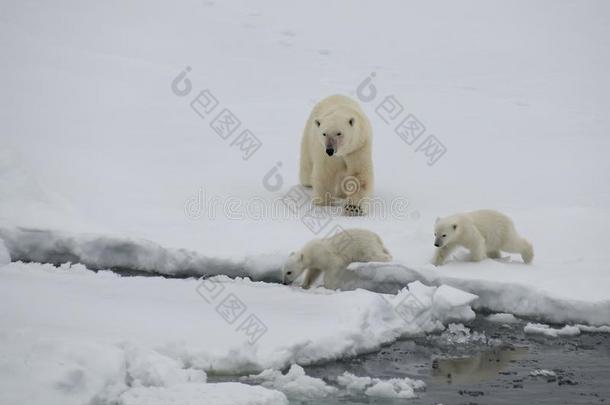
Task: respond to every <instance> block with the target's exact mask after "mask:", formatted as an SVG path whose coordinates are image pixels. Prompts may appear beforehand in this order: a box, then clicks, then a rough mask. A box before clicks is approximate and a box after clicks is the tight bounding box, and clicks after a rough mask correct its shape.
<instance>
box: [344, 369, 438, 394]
mask: <svg viewBox="0 0 610 405" xmlns="http://www.w3.org/2000/svg"><path fill="white" fill-rule="evenodd" d="M337 383H338V384H339V385H340V386H343V387H345V389H346V390H347V391H348V392H349V393H352V394H365V395H367V396H370V397H381V398H416V397H417V394H416V392H417V391H423V390H424V389H425V387H426V384H425V383H424V382H423V381H421V380H413V379H410V378H408V377H405V378H390V379H386V380H384V379H379V378H371V377H358V376H356V375H354V374H351V373H349V372H347V371H346V372H344V373H343V374H342V375H340V376H338V377H337Z"/></svg>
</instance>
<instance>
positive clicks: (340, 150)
mask: <svg viewBox="0 0 610 405" xmlns="http://www.w3.org/2000/svg"><path fill="white" fill-rule="evenodd" d="M361 121H362V119H361V118H360V116H359V115H358V114H357V113H356V112H355V111H353V110H351V109H349V108H339V109H337V110H334V111H332V112H330V113H328V114H326V115H324V116H322V117H318V118H316V119H315V120H314V125H315V128H316V129H317V136H316V137H317V139H318V141H319V142H320V144H321V145H322V147H323V148H324V150H325V151H326V154H327V155H328V156H333V155H336V156H345V155H349V154H350V153H352V152H353V151H355V150H357V149H360V148H361V147H362V144H363V139H362V136H361V135H360V134H361V132H362V131H361V128H362V125H363V123H362V122H361Z"/></svg>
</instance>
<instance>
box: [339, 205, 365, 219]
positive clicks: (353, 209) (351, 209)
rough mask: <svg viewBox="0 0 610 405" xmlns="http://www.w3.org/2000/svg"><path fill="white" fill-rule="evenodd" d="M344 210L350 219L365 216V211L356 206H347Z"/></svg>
mask: <svg viewBox="0 0 610 405" xmlns="http://www.w3.org/2000/svg"><path fill="white" fill-rule="evenodd" d="M343 210H344V213H345V215H347V216H349V217H357V216H361V215H364V214H365V212H364V210H363V209H362V208H361V207H359V206H357V205H354V204H345V207H344V208H343Z"/></svg>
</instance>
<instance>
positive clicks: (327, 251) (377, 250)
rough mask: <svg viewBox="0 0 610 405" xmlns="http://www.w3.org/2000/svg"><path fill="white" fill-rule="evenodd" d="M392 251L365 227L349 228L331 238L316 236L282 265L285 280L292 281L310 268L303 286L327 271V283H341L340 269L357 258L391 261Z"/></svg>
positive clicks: (325, 277)
mask: <svg viewBox="0 0 610 405" xmlns="http://www.w3.org/2000/svg"><path fill="white" fill-rule="evenodd" d="M391 260H392V255H391V254H390V252H388V250H387V249H386V248H385V246H383V242H382V240H381V238H380V237H379V236H378V235H377V234H376V233H374V232H371V231H367V230H366V229H348V230H346V231H343V232H340V233H338V234H336V235H334V236H332V237H330V238H322V239H314V240H312V241H310V242H308V243H307V244H305V246H304V247H303V248H302V249H301V250H300V251H298V252H293V253H291V254H290V257H289V258H288V261H287V262H286V264H285V265H284V269H283V282H284V284H290V283H292V282H294V280H296V279H297V278H299V276H300V275H301V274H302V273H303V272H304V271H305V270H307V274H306V275H305V281H304V282H303V288H309V287H311V285H312V284H313V282H314V281H316V279H317V278H318V277H319V276H320V274H321V273H324V287H326V288H330V289H335V288H338V287H340V285H338V282H337V279H338V278H339V276H340V272H342V271H343V270H345V269H346V268H347V266H348V265H349V264H350V263H354V262H389V261H391Z"/></svg>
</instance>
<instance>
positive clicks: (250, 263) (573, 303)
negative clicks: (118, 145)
mask: <svg viewBox="0 0 610 405" xmlns="http://www.w3.org/2000/svg"><path fill="white" fill-rule="evenodd" d="M0 238H3V239H4V241H5V244H6V247H7V249H8V251H9V252H10V256H11V258H12V260H13V261H17V260H22V261H28V262H29V261H34V262H46V263H54V264H60V263H65V262H72V263H82V264H84V265H86V266H87V267H88V268H91V269H107V268H110V269H114V270H116V271H119V272H124V273H127V274H139V273H140V272H145V273H151V274H161V275H167V276H179V277H187V276H201V275H206V276H210V275H219V274H224V275H227V276H230V277H249V278H250V279H252V280H258V281H275V282H279V281H280V280H281V266H282V263H283V260H284V259H285V257H284V256H283V255H281V254H266V255H258V256H251V257H247V258H245V259H244V260H241V261H231V260H222V259H217V258H212V257H207V256H204V255H202V254H199V253H197V252H194V251H187V250H184V249H169V248H165V247H162V246H160V245H158V244H156V243H153V242H150V241H147V240H142V239H135V238H119V237H110V236H104V235H93V234H70V233H64V232H55V231H48V230H47V231H43V230H32V229H21V228H0ZM488 262H491V263H486V265H488V266H490V267H491V268H490V269H487V270H489V271H487V272H481V270H480V269H477V270H476V271H474V270H469V271H466V272H464V271H462V268H463V267H460V268H458V269H451V271H446V270H444V269H442V268H441V269H438V268H435V267H433V266H428V265H425V266H419V267H417V266H416V267H408V266H405V265H403V264H401V263H396V262H395V263H353V264H352V265H350V266H349V268H348V270H347V271H345V272H342V273H341V275H340V277H339V283H340V284H341V285H342V288H341V289H342V290H344V291H345V290H355V289H358V288H364V289H367V290H371V291H375V292H380V293H391V294H395V293H397V292H398V291H399V290H401V289H403V288H404V287H405V286H406V285H408V284H409V283H411V282H413V281H420V282H422V283H423V284H426V285H435V286H440V288H442V289H447V293H446V294H447V296H449V295H450V294H451V292H450V291H451V290H449V288H450V286H452V287H455V288H456V289H458V290H457V291H459V290H462V291H468V292H470V293H472V294H475V295H477V296H478V297H479V299H478V300H476V302H473V306H474V307H475V308H477V309H484V310H490V311H497V312H504V313H511V314H515V315H518V316H523V317H529V318H534V319H538V320H540V321H545V322H554V323H570V322H571V323H576V322H578V323H587V324H591V325H604V324H610V299H608V298H604V295H603V294H601V295H600V294H597V293H596V294H591V296H588V295H586V294H581V293H580V292H579V291H574V288H572V289H571V290H567V291H564V292H562V293H558V292H557V290H556V289H544V288H541V283H542V284H544V281H541V280H540V279H539V278H540V277H541V276H540V275H538V274H536V273H535V272H534V271H533V269H532V271H529V270H527V269H526V270H527V271H517V270H516V269H506V266H509V265H508V264H506V263H496V262H493V261H488ZM456 271H457V272H459V276H456ZM511 271H512V275H510V276H506V274H508V273H507V272H511ZM566 277H568V279H567V281H565V282H566V283H573V284H575V285H576V284H577V283H578V282H579V281H582V280H578V275H577V274H571V275H569V276H566ZM507 278H508V279H514V281H510V282H507V281H506V280H507ZM607 281H610V280H606V279H605V278H600V279H599V280H598V283H597V286H596V291H597V290H599V289H600V288H601V289H603V288H604V285H606V283H607ZM562 285H563V284H562ZM608 288H609V289H610V285H608ZM437 304H438V305H441V306H442V304H441V302H440V301H439V302H438V303H437ZM455 308H463V306H459V305H457V306H455ZM442 314H443V316H449V315H450V314H449V313H448V312H447V309H446V308H443V309H442ZM462 315H464V314H456V316H458V317H461V316H462Z"/></svg>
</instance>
